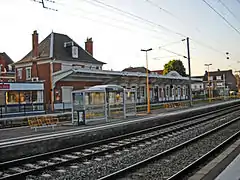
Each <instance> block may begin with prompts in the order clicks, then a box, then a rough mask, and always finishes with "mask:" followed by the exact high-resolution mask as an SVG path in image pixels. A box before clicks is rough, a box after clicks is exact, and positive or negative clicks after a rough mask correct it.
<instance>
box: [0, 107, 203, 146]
mask: <svg viewBox="0 0 240 180" xmlns="http://www.w3.org/2000/svg"><path fill="white" fill-rule="evenodd" d="M199 106H203V104H201V105H200V104H198V105H194V106H193V107H191V108H195V107H199ZM184 109H189V107H182V108H169V109H163V108H161V109H157V110H152V111H151V114H147V113H146V112H139V113H137V115H136V116H134V117H128V118H126V119H114V120H112V121H109V122H105V123H102V124H88V125H80V126H76V125H72V123H71V122H60V123H59V124H58V125H57V126H56V127H55V128H54V130H53V129H52V128H50V127H49V128H41V129H39V130H38V131H36V132H35V131H34V130H32V129H31V128H30V127H29V126H21V127H14V128H6V129H0V146H1V143H3V142H9V141H15V140H19V139H25V138H32V137H37V136H40V135H41V136H43V135H49V134H54V133H64V132H69V131H72V130H81V129H89V128H93V127H99V126H103V125H108V124H117V123H121V122H126V121H133V120H136V119H141V118H146V117H155V116H157V115H164V114H168V113H171V112H178V111H182V110H184Z"/></svg>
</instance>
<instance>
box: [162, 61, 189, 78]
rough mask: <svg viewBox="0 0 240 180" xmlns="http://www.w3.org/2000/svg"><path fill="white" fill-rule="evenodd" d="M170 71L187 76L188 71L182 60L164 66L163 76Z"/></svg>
mask: <svg viewBox="0 0 240 180" xmlns="http://www.w3.org/2000/svg"><path fill="white" fill-rule="evenodd" d="M170 71H177V72H178V73H179V74H180V75H182V76H186V69H185V67H184V65H183V63H182V61H181V60H171V61H169V62H168V63H167V64H165V65H164V69H163V74H164V75H165V74H167V73H169V72H170Z"/></svg>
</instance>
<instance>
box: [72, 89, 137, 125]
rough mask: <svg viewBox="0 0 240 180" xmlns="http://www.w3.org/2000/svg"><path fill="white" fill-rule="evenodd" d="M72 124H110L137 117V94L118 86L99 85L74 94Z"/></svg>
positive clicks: (132, 90)
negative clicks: (115, 120)
mask: <svg viewBox="0 0 240 180" xmlns="http://www.w3.org/2000/svg"><path fill="white" fill-rule="evenodd" d="M72 102H73V103H72V104H73V105H72V122H73V124H76V123H78V124H79V123H83V124H86V123H88V122H90V121H104V122H108V121H110V120H111V119H123V118H126V117H127V116H133V115H136V92H135V90H134V89H131V90H129V89H124V88H123V87H121V86H118V85H99V86H93V87H90V88H88V89H84V90H77V91H73V92H72Z"/></svg>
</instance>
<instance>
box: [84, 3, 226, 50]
mask: <svg viewBox="0 0 240 180" xmlns="http://www.w3.org/2000/svg"><path fill="white" fill-rule="evenodd" d="M83 1H86V2H97V3H99V4H102V5H104V6H106V7H108V8H110V9H114V10H117V11H118V12H121V13H123V14H127V15H133V16H132V17H135V15H134V14H132V13H129V12H127V11H124V10H121V9H119V8H116V7H114V6H111V5H108V4H106V3H103V2H101V1H99V0H83ZM137 17H138V16H137ZM135 18H136V17H135ZM140 20H142V21H145V22H148V21H149V20H145V19H144V18H141V17H140ZM150 22H151V21H150ZM151 25H155V26H156V25H158V24H156V23H152V22H151ZM159 27H162V25H161V26H159ZM163 27H164V26H163ZM163 29H165V30H169V28H163ZM169 32H172V33H174V34H177V35H179V36H181V37H187V36H186V35H184V34H182V33H179V32H176V31H173V30H170V31H169ZM190 39H191V40H193V38H190ZM195 42H198V44H201V45H203V44H205V47H210V49H211V50H214V51H216V52H221V51H220V50H216V48H213V47H211V46H210V45H206V43H202V42H200V41H198V40H195ZM221 54H223V52H221Z"/></svg>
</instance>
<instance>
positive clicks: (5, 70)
mask: <svg viewBox="0 0 240 180" xmlns="http://www.w3.org/2000/svg"><path fill="white" fill-rule="evenodd" d="M13 63H14V62H13V60H12V59H11V58H10V57H9V56H8V55H7V54H6V53H5V52H3V53H0V81H1V82H14V81H15V70H14V66H13V65H12V64H13Z"/></svg>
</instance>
